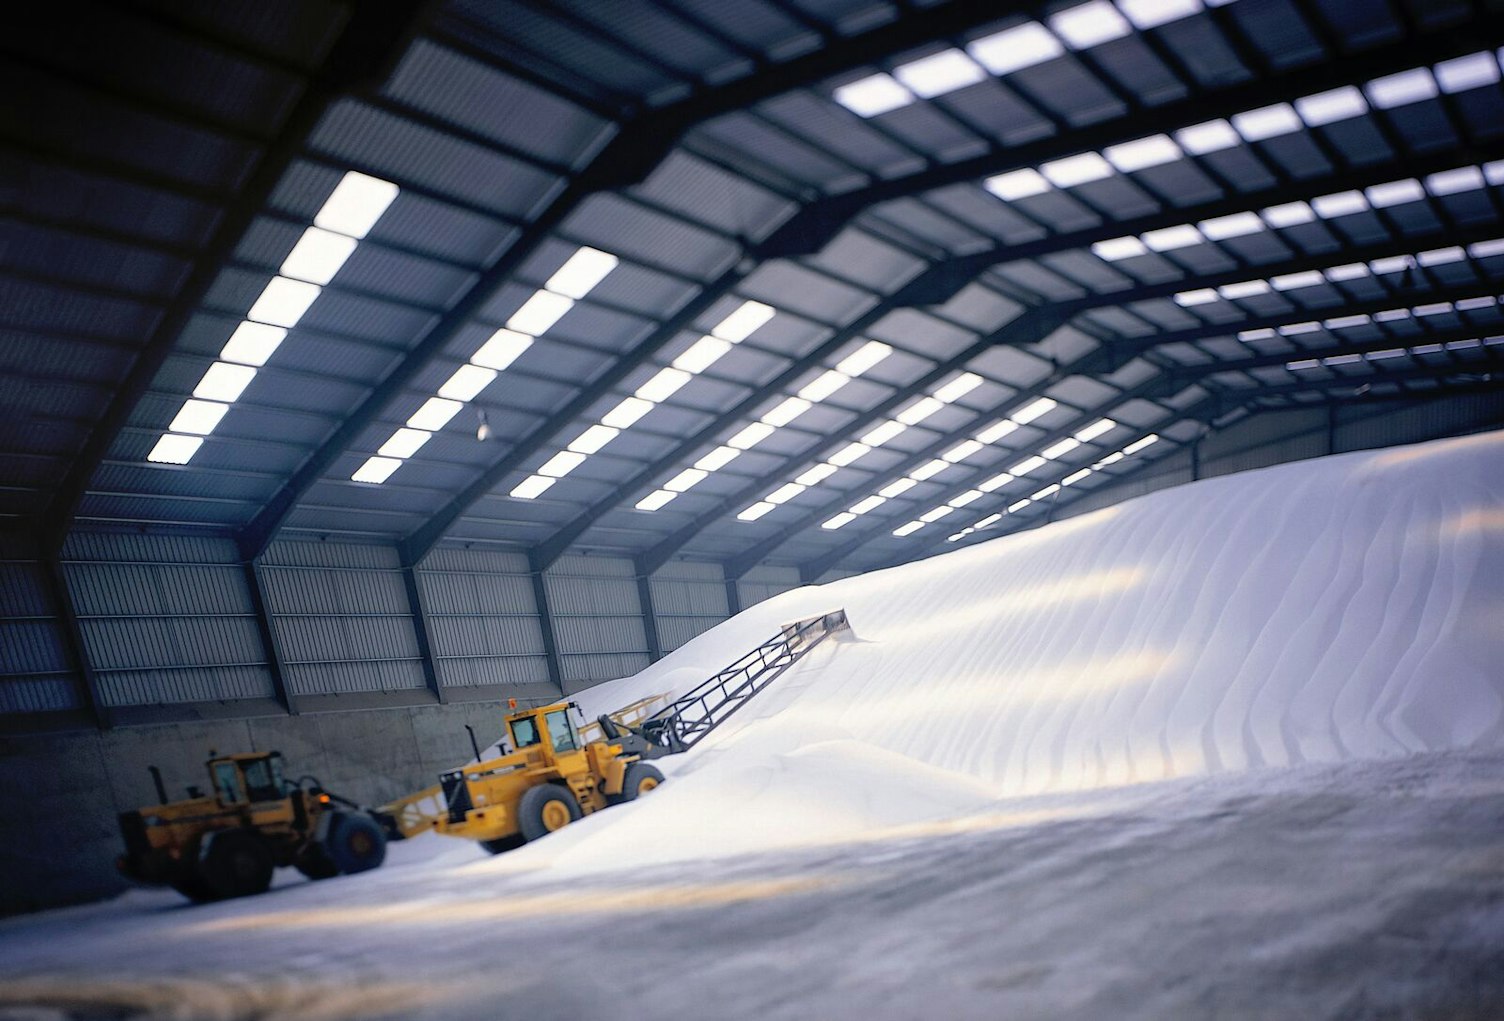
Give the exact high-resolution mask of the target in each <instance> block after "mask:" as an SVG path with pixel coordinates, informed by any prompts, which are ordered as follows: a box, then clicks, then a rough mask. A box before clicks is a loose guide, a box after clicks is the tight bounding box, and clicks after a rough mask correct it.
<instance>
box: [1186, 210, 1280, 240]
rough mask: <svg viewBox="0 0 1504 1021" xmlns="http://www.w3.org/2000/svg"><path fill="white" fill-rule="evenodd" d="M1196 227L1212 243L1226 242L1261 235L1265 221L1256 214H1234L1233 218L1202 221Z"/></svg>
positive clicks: (1219, 217) (1226, 217)
mask: <svg viewBox="0 0 1504 1021" xmlns="http://www.w3.org/2000/svg"><path fill="white" fill-rule="evenodd" d="M1196 226H1197V227H1198V228H1199V229H1200V230H1201V233H1202V234H1203V235H1205V236H1206V237H1207V238H1208V239H1210V240H1212V241H1225V240H1227V239H1228V238H1238V237H1243V236H1244V235H1246V234H1257V233H1259V232H1260V231H1261V230H1263V229H1264V221H1263V220H1260V219H1259V218H1258V214H1256V213H1233V214H1232V215H1231V216H1218V217H1214V218H1212V219H1210V220H1202V221H1201V222H1200V223H1198V224H1197V225H1196Z"/></svg>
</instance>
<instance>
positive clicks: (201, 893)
mask: <svg viewBox="0 0 1504 1021" xmlns="http://www.w3.org/2000/svg"><path fill="white" fill-rule="evenodd" d="M171 885H172V888H173V889H174V890H176V891H177V892H178V893H181V894H182V895H183V896H184V897H187V898H188V899H189V900H191V901H193V903H195V904H207V903H209V902H210V901H215V900H219V896H218V895H217V894H216V893H215V892H214V891H213V890H211V889H209V886H208V884H207V883H205V882H204V880H203V877H202V876H199V875H197V874H195V875H191V876H184V877H183V878H181V879H174V880H173V881H172V884H171Z"/></svg>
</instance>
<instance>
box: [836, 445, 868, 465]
mask: <svg viewBox="0 0 1504 1021" xmlns="http://www.w3.org/2000/svg"><path fill="white" fill-rule="evenodd" d="M871 452H872V448H871V447H869V446H867V444H865V443H848V444H846V445H845V446H844V447H842V448H841V449H840V450H837V451H836V452H835V453H834V454H832V455H830V457H829V461H830V463H831V464H833V465H835V466H836V467H837V468H844V467H846V466H847V465H848V464H853V463H855V462H856V461H859V460H861V459H862V458H863V457H866V456H867V455H868V454H869V453H871Z"/></svg>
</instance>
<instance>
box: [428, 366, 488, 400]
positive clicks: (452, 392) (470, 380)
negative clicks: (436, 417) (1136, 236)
mask: <svg viewBox="0 0 1504 1021" xmlns="http://www.w3.org/2000/svg"><path fill="white" fill-rule="evenodd" d="M495 378H496V370H495V369H486V368H482V367H481V366H479V365H461V366H460V367H459V368H458V369H455V370H454V375H452V376H450V377H449V379H448V380H446V381H445V383H444V385H443V386H441V387H439V396H440V397H447V398H448V399H449V400H451V401H465V402H468V401H472V400H474V399H475V395H476V394H478V393H480V392H481V391H482V390H484V389H485V388H486V387H488V386H490V385H491V380H493V379H495Z"/></svg>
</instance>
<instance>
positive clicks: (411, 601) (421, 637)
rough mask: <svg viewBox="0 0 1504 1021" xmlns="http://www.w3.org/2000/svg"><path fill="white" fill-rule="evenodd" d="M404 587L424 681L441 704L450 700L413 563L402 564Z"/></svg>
mask: <svg viewBox="0 0 1504 1021" xmlns="http://www.w3.org/2000/svg"><path fill="white" fill-rule="evenodd" d="M402 587H403V588H405V589H406V590H407V607H408V611H409V612H410V613H411V614H412V619H413V637H414V638H415V639H416V640H417V643H418V659H419V660H420V661H421V662H422V664H423V683H424V684H426V685H428V690H429V691H431V692H433V697H434V698H435V699H437V700H438V701H439V704H440V705H443V704H444V703H446V702H448V701H449V697H448V695H446V694H445V693H444V685H443V683H442V682H441V681H440V680H439V670H438V663H437V662H435V660H434V656H433V641H432V634H433V629H432V627H431V626H430V624H429V620H428V609H427V608H426V607H425V606H424V605H423V589H422V587H421V586H419V584H418V571H417V569H416V568H415V567H413V566H412V565H411V564H403V565H402Z"/></svg>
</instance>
